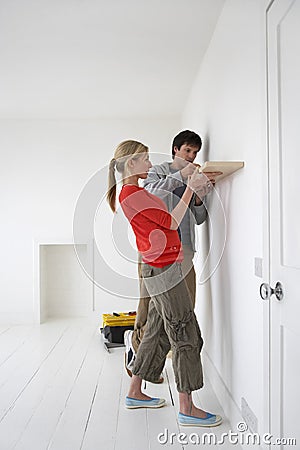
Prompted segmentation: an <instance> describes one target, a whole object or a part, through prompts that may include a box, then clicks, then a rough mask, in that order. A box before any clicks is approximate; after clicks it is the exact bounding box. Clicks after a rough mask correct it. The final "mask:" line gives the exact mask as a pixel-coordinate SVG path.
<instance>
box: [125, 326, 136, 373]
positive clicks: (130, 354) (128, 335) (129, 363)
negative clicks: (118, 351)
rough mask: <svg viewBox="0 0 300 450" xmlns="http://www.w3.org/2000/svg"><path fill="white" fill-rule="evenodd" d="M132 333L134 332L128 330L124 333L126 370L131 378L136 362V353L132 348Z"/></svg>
mask: <svg viewBox="0 0 300 450" xmlns="http://www.w3.org/2000/svg"><path fill="white" fill-rule="evenodd" d="M132 333H133V330H126V331H125V332H124V344H125V369H126V372H127V373H128V375H129V376H130V377H132V368H133V365H134V361H135V355H136V354H135V351H134V348H133V346H132Z"/></svg>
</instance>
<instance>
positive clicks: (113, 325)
mask: <svg viewBox="0 0 300 450" xmlns="http://www.w3.org/2000/svg"><path fill="white" fill-rule="evenodd" d="M135 318H136V312H135V311H129V312H119V313H115V312H114V313H112V314H102V327H103V334H104V337H105V338H106V339H107V340H108V342H111V343H116V344H123V341H124V331H126V330H133V328H134V322H135Z"/></svg>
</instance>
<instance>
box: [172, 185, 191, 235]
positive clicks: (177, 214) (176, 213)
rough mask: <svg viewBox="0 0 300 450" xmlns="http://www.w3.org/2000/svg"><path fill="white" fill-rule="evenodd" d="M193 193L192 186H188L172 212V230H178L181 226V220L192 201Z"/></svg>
mask: <svg viewBox="0 0 300 450" xmlns="http://www.w3.org/2000/svg"><path fill="white" fill-rule="evenodd" d="M192 195H193V191H192V189H191V188H190V186H187V187H186V189H185V191H184V193H183V195H182V197H181V199H180V201H179V202H178V204H177V205H176V206H175V208H174V209H173V211H171V212H170V215H171V225H170V229H171V230H177V228H178V227H179V225H180V222H181V221H182V219H183V216H184V215H185V213H186V210H187V208H188V207H189V203H190V201H191V198H192Z"/></svg>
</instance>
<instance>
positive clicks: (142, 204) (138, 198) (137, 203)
mask: <svg viewBox="0 0 300 450" xmlns="http://www.w3.org/2000/svg"><path fill="white" fill-rule="evenodd" d="M121 204H122V208H123V209H125V210H126V215H127V217H128V219H129V221H130V222H131V221H132V220H133V219H134V218H135V217H136V215H137V214H141V215H142V216H144V217H146V218H147V219H148V220H150V221H151V222H154V223H156V224H157V225H160V226H161V227H163V228H166V229H168V230H170V227H171V222H172V217H171V214H170V213H169V212H168V210H167V208H166V205H165V203H164V202H163V201H162V200H160V199H159V198H158V197H156V196H155V195H152V194H150V193H148V192H146V191H145V190H144V189H142V190H138V191H133V192H132V193H131V194H129V195H128V196H127V197H126V198H125V199H124V200H123V201H122V203H121Z"/></svg>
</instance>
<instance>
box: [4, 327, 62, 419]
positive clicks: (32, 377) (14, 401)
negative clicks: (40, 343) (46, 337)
mask: <svg viewBox="0 0 300 450" xmlns="http://www.w3.org/2000/svg"><path fill="white" fill-rule="evenodd" d="M66 329H67V328H66ZM66 329H65V330H64V333H65V331H66ZM64 333H63V334H62V335H61V336H60V337H59V339H58V340H57V341H56V343H55V344H54V345H53V347H51V349H50V351H49V352H48V353H47V355H46V357H45V358H44V359H43V360H42V361H41V363H40V365H39V367H38V368H37V369H36V370H35V371H34V373H33V375H32V376H31V377H30V379H29V380H28V381H27V383H26V384H25V386H24V387H23V389H21V391H20V392H19V393H18V395H17V397H16V398H15V399H14V400H13V402H12V404H11V405H10V406H9V408H8V409H7V410H6V411H5V413H4V414H3V416H2V417H1V418H0V423H1V422H2V421H3V419H4V418H5V417H6V416H7V414H8V413H9V412H10V411H12V409H13V408H14V407H15V405H16V403H17V401H18V399H19V398H20V397H21V395H22V394H23V392H24V391H25V390H26V389H27V387H28V386H29V385H30V383H31V382H32V380H33V379H34V377H35V376H36V374H37V373H38V372H39V371H40V369H41V367H42V365H43V364H44V362H45V361H46V360H47V359H48V358H49V356H50V355H51V353H52V352H53V350H54V348H55V347H56V345H58V343H59V342H60V340H61V339H62V337H63V335H64Z"/></svg>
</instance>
